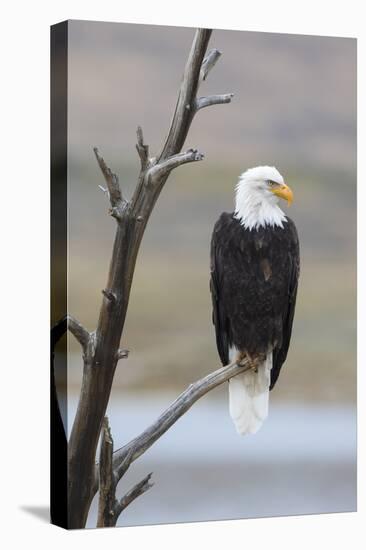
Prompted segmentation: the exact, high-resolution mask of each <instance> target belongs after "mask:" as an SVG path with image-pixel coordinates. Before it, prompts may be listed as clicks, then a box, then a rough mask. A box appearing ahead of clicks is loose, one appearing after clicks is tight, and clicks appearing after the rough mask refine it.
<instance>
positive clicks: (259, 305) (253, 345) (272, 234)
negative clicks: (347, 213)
mask: <svg viewBox="0 0 366 550" xmlns="http://www.w3.org/2000/svg"><path fill="white" fill-rule="evenodd" d="M298 276H299V242H298V236H297V231H296V227H295V224H294V223H293V221H292V220H291V219H290V218H286V222H285V223H284V224H283V228H281V227H278V226H273V227H271V226H268V225H267V226H265V227H260V228H258V229H251V230H249V229H245V228H244V227H243V226H242V225H241V224H240V221H239V220H237V219H236V218H234V215H233V213H223V214H222V215H221V216H220V218H219V220H218V221H217V222H216V225H215V227H214V231H213V234H212V241H211V283H210V288H211V295H212V304H213V322H214V324H215V330H216V342H217V348H218V352H219V355H220V358H221V361H222V363H223V364H224V365H226V364H227V363H229V348H230V347H232V346H235V347H236V348H237V349H238V350H240V351H243V352H247V353H248V354H249V355H250V356H251V357H253V358H255V357H256V356H258V355H262V354H266V353H267V351H268V350H269V349H273V366H272V370H271V384H270V389H272V388H273V386H274V384H275V383H276V380H277V378H278V375H279V373H280V369H281V367H282V364H283V363H284V361H285V359H286V356H287V351H288V348H289V343H290V338H291V331H292V322H293V317H294V311H295V302H296V292H297V282H298Z"/></svg>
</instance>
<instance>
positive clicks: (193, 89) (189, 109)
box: [159, 29, 212, 161]
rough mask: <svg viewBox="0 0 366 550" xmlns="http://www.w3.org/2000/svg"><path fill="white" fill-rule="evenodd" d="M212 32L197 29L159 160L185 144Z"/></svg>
mask: <svg viewBox="0 0 366 550" xmlns="http://www.w3.org/2000/svg"><path fill="white" fill-rule="evenodd" d="M211 33H212V30H211V29H197V31H196V34H195V37H194V39H193V43H192V48H191V51H190V53H189V56H188V60H187V64H186V66H185V70H184V74H183V80H182V84H181V87H180V91H179V96H178V101H177V105H176V108H175V112H174V116H173V120H172V122H171V125H170V129H169V133H168V137H167V139H166V142H165V145H164V147H163V150H162V152H161V153H160V155H159V161H161V160H164V159H166V158H168V157H171V156H172V155H175V154H176V153H178V152H179V151H180V150H181V149H182V147H183V145H184V142H185V139H186V137H187V134H188V130H189V127H190V125H191V122H192V119H193V116H194V111H195V109H194V102H195V100H196V94H197V89H198V83H199V75H200V71H201V67H202V61H203V59H204V55H205V52H206V49H207V45H208V41H209V40H210V36H211Z"/></svg>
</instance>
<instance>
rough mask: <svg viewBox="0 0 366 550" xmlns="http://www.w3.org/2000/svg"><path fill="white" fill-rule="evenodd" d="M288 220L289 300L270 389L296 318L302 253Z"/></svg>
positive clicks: (287, 345) (292, 226)
mask: <svg viewBox="0 0 366 550" xmlns="http://www.w3.org/2000/svg"><path fill="white" fill-rule="evenodd" d="M287 220H288V235H289V246H288V258H289V278H288V283H289V286H288V300H287V303H286V304H284V308H283V317H282V319H283V322H282V344H281V347H279V348H275V349H274V350H273V365H272V370H271V385H270V388H269V389H270V390H271V389H272V388H273V387H274V385H275V383H276V381H277V378H278V376H279V374H280V370H281V367H282V365H283V363H284V362H285V361H286V357H287V352H288V348H289V345H290V339H291V332H292V323H293V320H294V313H295V305H296V295H297V284H298V279H299V273H300V253H299V239H298V235H297V231H296V226H295V224H294V222H293V221H292V220H291V219H290V218H287Z"/></svg>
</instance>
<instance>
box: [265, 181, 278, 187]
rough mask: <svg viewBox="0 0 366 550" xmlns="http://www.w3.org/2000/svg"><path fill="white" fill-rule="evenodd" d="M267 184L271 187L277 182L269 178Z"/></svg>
mask: <svg viewBox="0 0 366 550" xmlns="http://www.w3.org/2000/svg"><path fill="white" fill-rule="evenodd" d="M267 185H269V186H270V187H273V186H274V185H277V184H276V182H275V181H272V180H267Z"/></svg>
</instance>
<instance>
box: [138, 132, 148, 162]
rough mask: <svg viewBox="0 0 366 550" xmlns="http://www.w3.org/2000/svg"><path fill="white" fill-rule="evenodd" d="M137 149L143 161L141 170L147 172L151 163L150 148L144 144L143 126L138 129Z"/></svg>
mask: <svg viewBox="0 0 366 550" xmlns="http://www.w3.org/2000/svg"><path fill="white" fill-rule="evenodd" d="M136 133H137V143H136V149H137V152H138V154H139V157H140V161H141V170H145V168H146V167H147V165H148V163H149V146H148V145H146V144H145V143H144V136H143V133H142V128H141V126H138V127H137V132H136Z"/></svg>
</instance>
